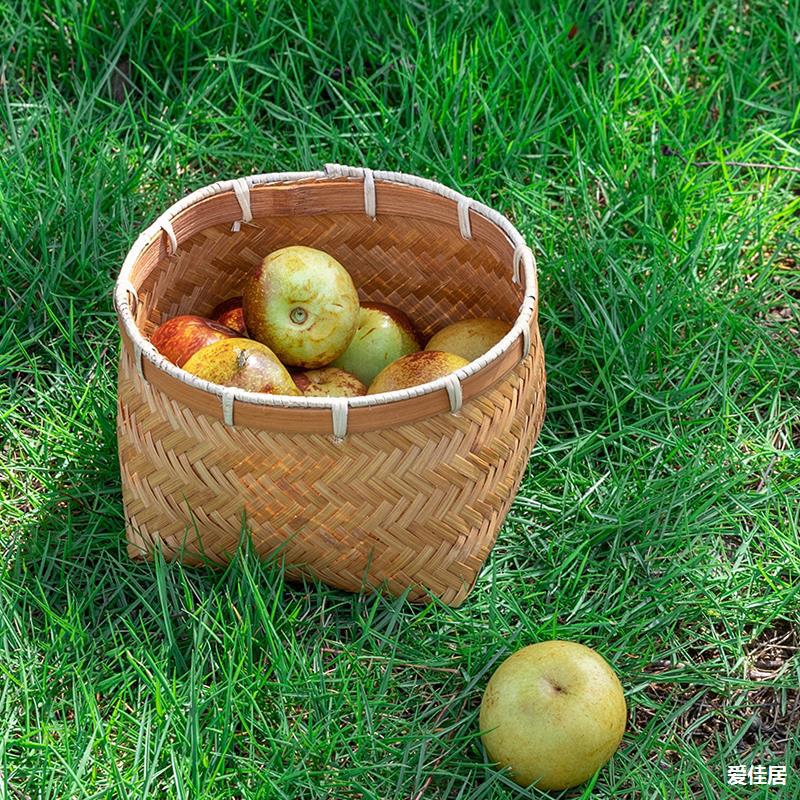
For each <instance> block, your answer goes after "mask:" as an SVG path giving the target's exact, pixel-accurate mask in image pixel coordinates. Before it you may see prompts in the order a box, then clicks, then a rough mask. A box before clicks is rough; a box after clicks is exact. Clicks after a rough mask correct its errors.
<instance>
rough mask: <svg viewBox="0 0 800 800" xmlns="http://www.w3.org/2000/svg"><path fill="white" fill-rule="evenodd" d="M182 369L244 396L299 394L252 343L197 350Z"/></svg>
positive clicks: (274, 362)
mask: <svg viewBox="0 0 800 800" xmlns="http://www.w3.org/2000/svg"><path fill="white" fill-rule="evenodd" d="M183 368H184V369H185V370H186V371H187V372H191V373H192V375H196V376H197V377H198V378H203V379H205V380H207V381H211V383H218V384H220V385H221V386H238V387H239V388H240V389H246V390H247V391H248V392H266V393H267V394H288V395H294V396H295V397H296V396H298V395H300V394H301V392H300V390H299V389H298V388H297V386H295V383H294V381H293V380H292V376H291V375H290V374H289V373H288V371H287V370H286V367H284V366H283V364H281V362H280V361H279V360H278V358H277V356H276V355H275V353H273V352H272V350H270V349H269V348H268V347H267V346H266V345H263V344H261V343H260V342H254V341H253V340H252V339H244V338H236V339H224V340H223V341H220V342H215V343H214V344H210V345H207V346H206V347H203V348H201V349H200V350H198V351H197V352H196V353H195V354H194V355H193V356H192V357H191V358H190V359H189V360H188V361H187V362H186V363H185V364H184V365H183Z"/></svg>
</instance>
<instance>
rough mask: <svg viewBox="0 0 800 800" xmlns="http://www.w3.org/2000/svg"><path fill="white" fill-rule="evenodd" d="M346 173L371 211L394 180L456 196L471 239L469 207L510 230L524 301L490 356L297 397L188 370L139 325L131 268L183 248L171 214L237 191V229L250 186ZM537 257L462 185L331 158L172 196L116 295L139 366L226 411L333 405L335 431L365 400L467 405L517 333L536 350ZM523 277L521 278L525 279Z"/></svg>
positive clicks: (246, 211) (130, 260) (138, 243)
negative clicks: (428, 398) (156, 248)
mask: <svg viewBox="0 0 800 800" xmlns="http://www.w3.org/2000/svg"><path fill="white" fill-rule="evenodd" d="M341 178H347V179H350V180H355V181H359V180H360V181H363V184H364V212H365V214H366V215H367V216H369V217H370V218H371V219H373V220H374V219H375V218H376V189H375V185H376V183H395V184H404V185H407V186H414V187H417V188H420V189H423V190H425V191H427V192H430V193H432V194H437V195H439V196H441V197H444V198H446V199H448V200H451V201H452V202H453V203H455V204H456V207H457V212H458V213H457V219H458V226H459V229H460V234H461V236H462V238H464V239H471V238H472V234H471V223H470V218H469V217H470V213H472V214H480V215H481V216H483V217H485V218H486V219H487V220H488V221H489V222H491V223H493V224H494V225H495V226H496V227H497V228H498V229H499V230H500V231H501V232H502V233H503V234H504V235H505V237H506V239H507V240H508V242H509V244H510V245H511V246H512V247H513V261H512V271H511V278H510V279H511V280H513V282H514V283H517V284H521V285H522V286H523V287H524V296H523V302H522V304H521V305H520V307H519V313H518V315H517V318H516V320H515V321H514V323H513V325H512V327H511V330H510V331H509V332H508V333H507V334H506V335H505V336H504V337H503V338H502V339H501V340H500V341H499V342H498V343H497V344H496V345H494V347H492V348H491V349H490V350H488V351H487V352H486V353H485V354H484V355H482V356H480V357H479V358H477V359H475V360H474V361H471V362H470V363H469V364H467V365H466V366H464V367H461V368H459V369H458V370H456V371H455V372H453V373H451V374H450V375H447V376H445V377H443V378H438V379H436V380H434V381H429V382H428V383H423V384H419V385H417V386H412V387H409V388H407V389H400V390H395V391H391V392H382V393H379V394H372V395H362V396H360V397H346V398H345V397H293V396H289V395H272V394H266V393H263V392H251V391H246V390H244V389H239V388H237V387H230V386H221V385H219V384H216V383H211V382H210V381H207V380H204V379H202V378H198V377H196V376H194V375H192V374H191V373H189V372H186V371H185V370H183V369H181V368H180V367H178V366H176V365H175V364H173V363H172V362H170V361H168V360H167V359H166V358H165V357H164V356H162V355H161V354H160V353H159V352H158V350H157V349H156V348H155V346H154V345H153V344H152V343H151V342H150V341H149V340H148V339H146V338H145V336H144V335H143V334H142V332H141V331H140V330H139V327H138V326H137V324H136V322H135V320H134V318H133V311H132V309H131V304H130V300H129V295H130V296H132V297H133V299H134V301H135V303H137V304H138V293H137V289H136V287H135V286H134V285H133V284H132V282H131V274H132V272H133V268H134V266H135V264H136V263H137V260H138V259H139V257H140V256H141V255H142V253H143V252H144V251H145V250H146V249H147V248H148V247H149V246H151V245H153V244H154V243H156V242H158V241H160V239H161V238H162V237H163V236H164V235H166V236H167V238H168V241H169V245H170V246H169V252H170V253H171V254H174V253H175V252H177V250H178V248H179V246H180V242H179V241H178V240H177V238H176V235H175V231H174V228H173V226H172V220H173V219H175V217H177V216H178V215H179V214H180V213H181V212H183V211H185V210H186V209H188V208H189V207H190V206H192V205H194V204H195V203H198V202H199V201H201V200H204V199H206V198H208V197H211V196H214V195H218V194H223V193H226V192H233V193H234V194H235V196H236V199H237V201H238V203H239V206H240V209H241V211H242V216H241V219H240V220H231V222H233V223H234V230H238V228H237V227H236V226H237V224H240V223H241V222H245V223H246V222H249V221H250V220H251V219H252V215H251V211H250V190H251V189H252V188H253V187H256V186H263V185H269V184H295V183H297V184H299V183H304V182H315V181H325V180H330V179H341ZM536 273H537V267H536V257H535V256H534V253H533V251H532V249H531V248H530V247H529V246H528V245H527V243H526V242H525V239H524V237H523V236H522V235H521V234H520V233H519V231H518V230H517V229H516V227H515V226H514V225H513V224H512V223H511V221H510V220H509V219H508V218H507V217H505V216H503V215H502V214H500V212H498V211H496V210H495V209H493V208H491V207H490V206H487V205H485V204H484V203H481V202H479V201H477V200H474V199H472V198H470V197H468V196H466V195H464V194H462V193H461V192H457V191H456V190H454V189H451V188H449V187H447V186H444V185H443V184H441V183H438V182H436V181H433V180H430V179H428V178H421V177H419V176H416V175H411V174H408V173H403V172H391V171H385V170H372V169H369V168H367V167H351V166H345V165H341V164H326V165H325V169H324V170H314V171H308V172H271V173H263V174H258V175H249V176H246V177H242V178H234V179H230V180H224V181H217V182H216V183H212V184H209V185H207V186H203V187H201V188H199V189H197V190H195V191H193V192H191V193H190V194H188V195H186V196H185V197H183V198H182V199H181V200H178V201H177V202H176V203H173V204H172V205H171V206H170V207H169V208H168V209H167V210H166V211H165V212H163V213H162V214H161V215H160V216H158V217H157V218H156V219H155V221H154V222H152V223H151V224H150V225H149V226H148V227H147V228H145V230H144V231H142V233H141V234H140V235H139V236H138V237H137V239H136V240H135V241H134V243H133V245H132V247H131V248H130V250H129V251H128V253H127V255H126V257H125V260H124V261H123V264H122V268H121V270H120V273H119V275H118V277H117V280H116V283H115V286H114V293H113V302H114V307H115V309H116V311H117V314H118V317H119V319H120V323H121V325H122V327H123V329H124V331H125V332H126V333H127V335H128V337H129V338H130V341H131V342H132V344H133V349H134V360H135V362H136V364H137V369H139V371H140V372H141V364H142V359H145V360H147V361H148V362H149V363H150V364H152V366H153V367H155V368H157V369H159V370H161V371H163V372H166V373H167V374H168V375H170V376H171V377H173V378H176V379H177V380H179V381H181V382H182V383H185V384H187V385H189V386H191V387H193V388H195V389H199V390H201V391H205V392H208V393H210V394H213V395H216V396H217V397H219V398H220V400H221V402H222V406H223V409H224V410H225V414H226V416H230V415H231V414H232V407H233V403H234V401H236V402H237V403H248V404H253V405H262V406H277V407H280V408H316V409H330V411H331V414H332V417H333V429H334V435H337V434H339V432H340V431H341V435H343V434H344V432H346V429H347V411H348V409H349V408H358V407H363V406H379V405H387V404H391V403H394V402H398V401H402V400H408V399H411V398H415V397H420V396H423V395H428V394H431V393H433V392H438V391H441V390H445V391H446V392H447V395H448V398H449V401H450V407H451V410H452V411H454V412H455V411H458V409H459V408H460V406H461V381H462V380H464V379H465V378H468V377H470V376H472V375H474V374H475V373H477V372H479V371H480V370H482V369H483V368H485V367H486V366H487V365H489V364H491V363H492V362H494V361H495V360H497V359H498V358H500V357H501V356H503V354H505V353H506V352H507V351H508V350H510V349H511V348H512V347H513V346H514V344H515V342H516V340H517V339H519V338H522V344H523V346H522V359H521V360H524V359H525V358H526V357H527V356H528V353H529V351H530V337H531V332H530V331H531V329H530V325H531V321H532V320H533V319H534V318H535V317H536V316H537V311H538V286H537V274H536ZM520 279H521V280H520Z"/></svg>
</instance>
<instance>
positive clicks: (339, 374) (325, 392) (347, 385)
mask: <svg viewBox="0 0 800 800" xmlns="http://www.w3.org/2000/svg"><path fill="white" fill-rule="evenodd" d="M292 379H293V380H294V382H295V384H296V385H297V388H298V389H299V390H300V391H301V392H302V393H303V394H304V395H305V396H306V397H360V396H361V395H362V394H366V393H367V387H366V386H365V385H364V384H363V383H362V382H361V381H360V380H359V379H358V378H357V377H356V376H355V375H353V373H352V372H346V371H345V370H343V369H338V368H337V367H322V369H309V370H305V371H304V372H296V373H294V374H293V375H292Z"/></svg>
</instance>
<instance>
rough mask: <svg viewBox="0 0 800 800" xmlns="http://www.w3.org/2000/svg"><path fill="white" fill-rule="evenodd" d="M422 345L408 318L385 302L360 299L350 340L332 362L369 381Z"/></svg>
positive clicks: (366, 381)
mask: <svg viewBox="0 0 800 800" xmlns="http://www.w3.org/2000/svg"><path fill="white" fill-rule="evenodd" d="M421 348H422V343H421V342H420V339H419V334H418V333H417V332H416V330H414V326H413V325H412V324H411V320H410V319H409V318H408V317H407V316H406V315H405V314H404V313H403V312H402V311H400V310H399V309H397V308H394V307H393V306H390V305H386V304H385V303H362V304H361V312H360V313H359V315H358V328H357V330H356V333H355V336H353V339H352V341H351V342H350V344H349V345H348V347H347V350H345V351H344V353H342V354H341V355H340V356H339V357H338V358H337V359H336V360H335V361H334V362H333V364H332V366H334V367H340V368H341V369H345V370H348V371H349V372H352V373H353V374H354V375H356V376H357V377H358V378H359V379H360V380H362V381H363V382H364V383H366V384H367V385H369V384H370V383H372V380H373V378H374V377H375V376H376V375H377V374H378V373H379V372H380V371H381V370H382V369H383V368H384V367H388V366H389V364H391V363H392V361H396V360H397V359H398V358H400V357H401V356H405V355H408V354H409V353H415V352H417V350H420V349H421Z"/></svg>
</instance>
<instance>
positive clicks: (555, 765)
mask: <svg viewBox="0 0 800 800" xmlns="http://www.w3.org/2000/svg"><path fill="white" fill-rule="evenodd" d="M625 717H626V707H625V696H624V693H623V690H622V685H621V684H620V682H619V678H617V676H616V674H615V673H614V670H613V669H611V667H610V666H609V664H608V662H607V661H606V660H605V659H604V658H603V657H602V656H601V655H600V654H599V653H597V652H596V651H594V650H592V649H591V648H589V647H586V646H585V645H582V644H578V643H577V642H566V641H550V642H540V643H538V644H532V645H529V646H528V647H523V648H522V649H521V650H518V651H517V652H516V653H513V654H512V655H511V656H509V657H508V658H507V659H506V660H505V661H504V662H503V663H502V664H501V665H500V666H499V667H498V668H497V670H496V671H495V673H494V674H493V675H492V677H491V678H490V679H489V683H488V684H487V685H486V690H485V691H484V693H483V699H482V701H481V710H480V729H481V738H482V739H483V745H484V747H485V748H486V753H487V755H488V756H489V759H490V760H491V761H495V762H497V764H498V765H499V766H500V767H510V775H511V777H512V778H513V779H514V780H515V781H516V782H517V783H519V784H521V785H522V786H529V785H530V784H532V783H533V784H535V785H536V788H537V789H545V790H551V789H552V790H561V789H567V788H570V787H572V786H577V785H578V784H579V783H583V782H584V781H586V780H588V779H589V778H591V777H592V775H594V773H595V772H596V771H597V770H598V769H599V768H600V767H602V766H603V765H604V764H605V763H606V762H607V761H608V760H609V759H610V758H611V756H612V755H614V752H615V751H616V749H617V747H619V743H620V741H621V740H622V734H623V733H624V731H625Z"/></svg>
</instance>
